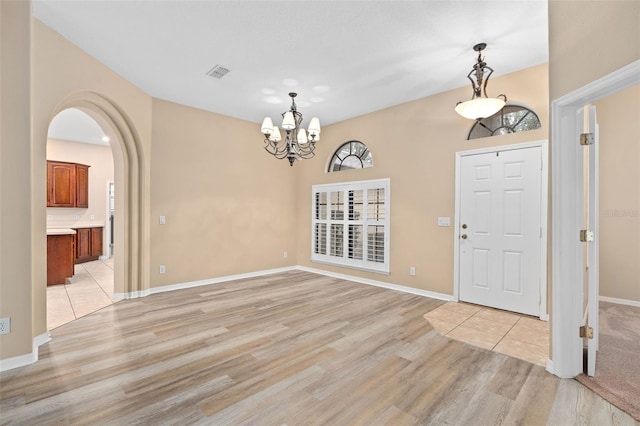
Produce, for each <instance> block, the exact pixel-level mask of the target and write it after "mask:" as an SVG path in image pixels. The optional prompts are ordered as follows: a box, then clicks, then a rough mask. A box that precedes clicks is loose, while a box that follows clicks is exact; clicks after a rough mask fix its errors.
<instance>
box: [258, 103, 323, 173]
mask: <svg viewBox="0 0 640 426" xmlns="http://www.w3.org/2000/svg"><path fill="white" fill-rule="evenodd" d="M289 96H290V97H291V107H290V108H289V111H285V112H283V113H282V129H283V130H284V132H285V136H284V140H282V135H281V134H280V129H279V128H278V126H274V125H273V121H271V118H270V117H265V119H264V121H263V122H262V128H261V130H262V134H263V135H264V143H265V146H264V149H265V150H266V151H267V152H268V153H269V154H271V155H273V156H274V157H276V158H277V159H279V160H282V159H283V158H286V159H288V160H289V165H291V166H293V162H294V161H295V160H302V159H309V158H311V157H313V156H314V155H315V149H316V142H318V141H319V140H320V120H318V118H317V117H313V118H312V119H311V121H310V122H309V127H308V128H307V130H305V129H304V128H302V127H301V124H302V114H301V113H300V112H298V110H297V107H296V101H295V98H296V96H297V93H294V92H291V93H289Z"/></svg>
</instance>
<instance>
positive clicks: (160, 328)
mask: <svg viewBox="0 0 640 426" xmlns="http://www.w3.org/2000/svg"><path fill="white" fill-rule="evenodd" d="M442 303H443V302H440V301H436V300H433V299H428V298H424V297H420V296H414V295H409V294H404V293H399V292H394V291H391V290H386V289H382V288H377V287H371V286H366V285H362V284H356V283H352V282H348V281H343V280H339V279H334V278H328V277H323V276H319V275H315V274H310V273H306V272H288V273H283V274H278V275H272V276H267V277H261V278H254V279H247V280H240V281H234V282H227V283H222V284H216V285H211V286H204V287H197V288H192V289H186V290H180V291H174V292H168V293H161V294H155V295H152V296H148V297H145V298H141V299H134V300H125V301H120V302H118V303H115V304H114V305H111V306H108V307H105V308H103V309H101V310H100V311H98V312H95V313H92V314H89V315H87V316H84V317H82V318H79V319H78V320H76V321H73V322H71V323H68V324H65V325H62V326H60V327H58V328H57V329H55V330H53V331H52V338H53V340H52V341H51V342H50V343H47V344H45V345H43V346H42V347H41V351H40V361H38V362H37V363H36V364H34V365H31V366H28V367H23V368H20V369H16V370H12V371H8V372H4V373H2V374H0V392H1V394H0V422H1V423H2V424H29V425H32V424H73V425H76V424H92V425H95V424H115V425H122V424H127V425H128V424H150V425H159V424H203V425H218V424H253V425H283V424H286V425H290V426H293V425H301V424H304V425H315V424H318V425H321V424H322V425H324V424H326V425H350V424H375V425H378V424H380V425H383V424H389V425H405V424H406V425H412V424H460V425H493V424H525V425H535V424H557V425H566V424H594V425H607V424H621V425H634V424H635V423H634V422H633V420H632V419H631V418H630V417H629V416H627V415H626V414H625V413H623V412H621V411H619V410H618V409H617V408H615V407H613V406H612V405H610V404H609V403H607V402H606V401H604V400H603V399H602V398H600V397H599V396H597V395H595V394H594V393H592V392H591V391H589V390H587V389H586V388H584V387H582V385H580V384H578V383H577V382H576V381H574V380H560V379H558V378H556V377H554V376H552V375H550V374H548V373H547V372H546V371H545V370H544V369H543V368H542V367H540V366H536V365H533V364H530V363H528V362H526V361H522V360H519V359H516V358H511V357H509V356H507V355H504V354H500V353H496V352H490V351H487V350H484V349H481V348H476V347H473V346H469V345H467V344H465V343H462V342H459V341H455V340H452V339H449V338H447V337H444V336H441V335H439V334H438V332H437V331H436V330H434V329H433V328H432V327H431V326H430V325H429V323H428V322H427V321H425V319H424V318H423V315H424V314H425V313H427V312H429V311H431V310H433V309H435V308H437V307H438V306H440V305H442Z"/></svg>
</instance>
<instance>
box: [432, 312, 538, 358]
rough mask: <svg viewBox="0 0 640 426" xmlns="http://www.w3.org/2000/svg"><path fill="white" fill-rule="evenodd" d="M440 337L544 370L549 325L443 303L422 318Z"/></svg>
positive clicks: (506, 314) (517, 315)
mask: <svg viewBox="0 0 640 426" xmlns="http://www.w3.org/2000/svg"><path fill="white" fill-rule="evenodd" d="M424 318H425V319H426V320H427V321H429V323H431V325H432V326H433V328H435V329H436V330H437V331H438V332H439V333H440V334H442V335H444V336H447V337H450V338H452V339H456V340H460V341H462V342H465V343H468V344H470V345H474V346H477V347H481V348H484V349H489V350H492V351H495V352H500V353H503V354H505V355H509V356H512V357H514V358H520V359H523V360H525V361H529V362H531V363H533V364H538V365H541V366H543V367H544V366H546V363H547V358H549V323H548V322H545V321H540V320H539V319H537V318H534V317H530V316H527V315H520V314H515V313H512V312H507V311H500V310H497V309H492V308H487V307H483V306H477V305H472V304H468V303H456V302H447V303H445V304H444V305H441V306H439V307H438V308H436V309H434V310H433V311H431V312H428V313H426V314H424Z"/></svg>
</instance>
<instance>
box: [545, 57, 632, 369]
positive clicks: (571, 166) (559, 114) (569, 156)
mask: <svg viewBox="0 0 640 426" xmlns="http://www.w3.org/2000/svg"><path fill="white" fill-rule="evenodd" d="M637 84H640V60H637V61H635V62H632V63H631V64H629V65H627V66H625V67H622V68H620V69H618V70H617V71H614V72H612V73H611V74H608V75H606V76H604V77H602V78H600V79H598V80H595V81H593V82H591V83H589V84H587V85H586V86H583V87H581V88H580V89H577V90H575V91H573V92H571V93H568V94H567V95H564V96H562V97H560V98H558V99H555V100H553V101H552V102H551V158H552V166H551V175H552V187H551V194H552V198H551V223H552V234H551V253H552V258H551V262H552V263H551V266H552V278H551V283H552V284H551V296H552V310H551V336H552V338H551V348H552V352H551V360H550V361H549V362H548V363H547V370H548V371H549V372H550V373H553V374H555V375H556V376H559V377H562V378H570V377H575V376H577V375H578V374H580V373H582V351H583V348H582V346H583V342H582V339H581V338H580V336H579V334H578V332H579V327H580V326H581V325H582V314H583V305H582V302H583V296H584V295H583V275H582V274H583V266H584V265H583V257H582V256H583V247H582V244H583V243H580V242H579V230H580V224H582V218H583V210H582V209H583V205H582V187H581V184H582V166H583V164H582V151H581V150H582V149H583V148H582V147H581V146H580V143H579V140H578V138H579V135H578V133H577V131H576V129H578V125H579V124H581V123H582V122H583V116H582V115H579V112H580V110H581V109H582V108H583V107H584V106H585V105H587V104H589V103H592V102H595V101H597V100H598V99H601V98H604V97H606V96H610V95H612V94H614V93H616V92H619V91H621V90H624V89H627V88H629V87H632V86H635V85H637ZM594 332H596V333H597V330H594Z"/></svg>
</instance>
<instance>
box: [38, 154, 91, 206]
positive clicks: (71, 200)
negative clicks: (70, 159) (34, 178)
mask: <svg viewBox="0 0 640 426" xmlns="http://www.w3.org/2000/svg"><path fill="white" fill-rule="evenodd" d="M47 207H76V208H88V207H89V166H87V165H86V164H78V163H67V162H63V161H47Z"/></svg>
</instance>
